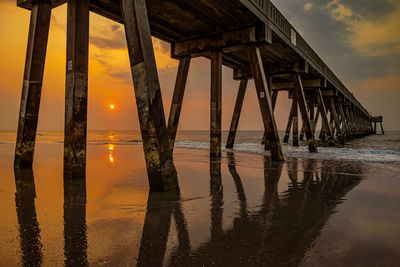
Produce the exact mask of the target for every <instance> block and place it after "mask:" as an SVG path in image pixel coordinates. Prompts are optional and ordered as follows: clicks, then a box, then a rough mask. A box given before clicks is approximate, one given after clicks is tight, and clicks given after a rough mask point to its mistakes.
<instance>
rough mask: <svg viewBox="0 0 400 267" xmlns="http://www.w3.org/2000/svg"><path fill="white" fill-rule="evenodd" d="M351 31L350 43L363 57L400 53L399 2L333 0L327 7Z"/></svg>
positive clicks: (325, 7) (331, 14)
mask: <svg viewBox="0 0 400 267" xmlns="http://www.w3.org/2000/svg"><path fill="white" fill-rule="evenodd" d="M323 8H324V9H326V10H327V11H328V12H329V14H330V16H331V17H332V18H333V19H334V20H337V21H339V22H342V23H343V25H344V26H345V27H346V29H347V30H348V31H349V32H351V33H352V34H351V35H349V36H348V38H346V41H347V42H348V44H349V45H350V46H351V47H352V48H354V50H356V51H357V52H359V53H361V54H363V55H364V56H369V57H371V56H384V55H393V54H397V55H400V34H398V29H399V28H400V3H397V2H394V1H391V0H383V1H375V0H374V1H372V0H352V1H349V0H332V1H330V2H329V3H328V4H326V5H325V6H324V7H323Z"/></svg>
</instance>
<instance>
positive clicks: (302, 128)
mask: <svg viewBox="0 0 400 267" xmlns="http://www.w3.org/2000/svg"><path fill="white" fill-rule="evenodd" d="M299 139H300V140H301V141H303V140H304V125H303V124H302V125H301V130H300V137H299Z"/></svg>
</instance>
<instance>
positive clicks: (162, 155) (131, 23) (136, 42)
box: [121, 0, 179, 191]
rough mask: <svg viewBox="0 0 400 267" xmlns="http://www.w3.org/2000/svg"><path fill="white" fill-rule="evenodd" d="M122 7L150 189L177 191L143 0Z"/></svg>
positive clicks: (124, 2)
mask: <svg viewBox="0 0 400 267" xmlns="http://www.w3.org/2000/svg"><path fill="white" fill-rule="evenodd" d="M121 8H122V13H123V18H124V26H125V34H126V40H127V45H128V52H129V59H130V64H131V70H132V77H133V83H134V88H135V96H136V104H137V108H138V115H139V121H140V130H141V134H142V141H143V150H144V154H145V160H146V167H147V174H148V179H149V184H150V190H152V191H166V190H173V189H177V188H178V187H179V185H178V179H177V174H176V170H175V166H174V164H173V161H172V154H171V151H170V147H169V142H168V131H167V127H166V124H165V115H164V108H163V104H162V97H161V90H160V84H159V80H158V73H157V66H156V61H155V58H154V51H153V44H152V40H151V34H150V26H149V21H148V17H147V9H146V1H145V0H121Z"/></svg>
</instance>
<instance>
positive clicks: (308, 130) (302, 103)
mask: <svg viewBox="0 0 400 267" xmlns="http://www.w3.org/2000/svg"><path fill="white" fill-rule="evenodd" d="M293 80H294V83H295V87H294V90H295V92H296V97H297V101H298V104H299V108H300V114H301V118H302V120H303V127H304V132H305V134H306V137H307V144H308V150H309V151H310V152H314V153H316V152H318V150H317V146H316V144H315V140H314V134H313V132H312V127H311V122H310V118H309V117H308V113H307V104H306V99H305V97H304V89H303V85H302V83H301V77H300V75H299V74H295V75H293Z"/></svg>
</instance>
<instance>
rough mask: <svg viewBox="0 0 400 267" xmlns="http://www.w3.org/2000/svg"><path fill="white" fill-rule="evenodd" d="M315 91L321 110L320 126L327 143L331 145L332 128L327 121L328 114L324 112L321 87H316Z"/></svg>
mask: <svg viewBox="0 0 400 267" xmlns="http://www.w3.org/2000/svg"><path fill="white" fill-rule="evenodd" d="M316 93H317V99H318V107H319V111H320V112H321V119H322V128H323V129H324V134H325V135H326V137H327V139H328V142H329V145H333V144H334V142H333V135H332V130H331V127H330V125H329V122H328V115H327V114H326V107H325V102H324V98H323V96H322V92H321V89H317V91H316Z"/></svg>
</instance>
